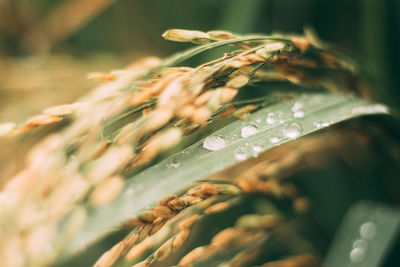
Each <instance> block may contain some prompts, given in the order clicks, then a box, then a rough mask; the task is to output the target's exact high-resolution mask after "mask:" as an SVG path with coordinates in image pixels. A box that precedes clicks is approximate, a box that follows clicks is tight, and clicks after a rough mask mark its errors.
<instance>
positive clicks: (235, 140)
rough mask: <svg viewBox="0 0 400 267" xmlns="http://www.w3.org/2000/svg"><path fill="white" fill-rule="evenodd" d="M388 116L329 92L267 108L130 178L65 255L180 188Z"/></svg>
mask: <svg viewBox="0 0 400 267" xmlns="http://www.w3.org/2000/svg"><path fill="white" fill-rule="evenodd" d="M387 113H388V108H387V107H386V106H384V105H381V104H369V103H368V102H366V101H365V100H362V99H359V98H355V97H353V96H349V95H333V94H324V93H319V94H315V93H313V94H311V93H307V94H301V95H300V96H299V97H298V98H296V99H292V100H288V101H286V102H281V103H276V104H273V105H269V106H266V107H264V108H262V109H260V110H258V111H257V112H255V113H253V114H251V115H250V116H248V117H247V118H246V119H245V120H238V121H235V122H233V123H231V124H229V125H228V126H226V127H224V128H222V129H220V130H218V131H217V132H215V133H214V134H212V135H211V136H209V137H207V138H206V139H205V140H201V141H199V142H197V143H195V144H193V145H192V146H190V147H188V148H187V149H185V150H183V151H181V152H179V153H177V154H175V155H173V156H172V157H170V158H167V159H165V160H163V161H161V162H160V163H158V164H156V165H154V166H151V167H149V168H148V169H146V170H144V171H142V172H140V173H138V174H136V175H134V176H133V177H131V178H129V180H128V181H127V183H126V186H125V188H124V190H123V192H122V193H121V194H120V196H119V197H118V198H117V199H115V200H114V201H113V202H112V203H110V204H109V205H108V206H105V207H103V208H98V209H95V210H94V209H92V210H90V209H88V219H87V221H86V224H85V226H84V227H83V229H82V231H81V232H80V234H79V235H78V237H77V239H76V240H75V242H73V243H72V245H71V246H70V247H69V250H68V251H67V252H66V254H67V256H68V254H69V255H71V254H73V253H75V252H77V251H78V250H80V249H82V248H83V247H82V244H90V243H92V242H94V241H96V240H99V238H101V237H103V236H104V235H106V234H107V233H108V232H109V231H111V230H113V229H114V227H117V226H119V225H120V224H121V223H122V222H124V221H125V220H127V219H128V218H130V217H132V216H134V215H135V214H137V213H138V212H139V211H141V210H143V209H145V208H146V207H148V206H150V205H152V204H154V203H156V202H157V201H158V200H159V199H161V198H162V197H164V196H165V195H167V194H171V193H175V192H176V191H177V190H179V189H180V188H177V187H176V185H180V187H181V188H182V187H185V186H188V185H189V184H190V183H192V182H194V181H196V180H200V179H204V178H206V177H207V176H209V175H212V174H213V173H215V172H218V171H221V170H223V169H225V168H227V167H229V166H232V165H234V164H236V163H238V162H240V161H242V160H245V159H246V158H250V157H256V156H257V155H258V154H259V153H261V152H263V151H266V150H268V149H271V148H272V147H274V146H278V145H281V144H284V143H286V142H289V141H291V140H293V139H296V138H300V137H301V136H304V135H307V134H309V133H312V132H315V131H318V130H319V129H322V128H325V127H328V126H329V125H331V124H334V123H338V122H341V121H344V120H348V119H350V118H354V117H358V116H362V115H367V114H387ZM243 136H244V137H243ZM213 138H214V140H213ZM213 141H214V143H213ZM205 147H208V148H209V149H214V150H209V149H206V148H205ZM171 163H173V164H171Z"/></svg>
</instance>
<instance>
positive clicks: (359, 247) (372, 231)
mask: <svg viewBox="0 0 400 267" xmlns="http://www.w3.org/2000/svg"><path fill="white" fill-rule="evenodd" d="M376 232H377V227H376V224H375V223H373V222H365V223H363V224H362V225H361V226H360V228H359V234H360V237H361V238H359V239H357V240H356V241H354V242H353V249H352V250H351V251H350V254H349V258H350V261H351V262H353V263H361V262H362V261H363V260H364V259H365V256H366V254H367V249H368V246H369V243H368V240H371V239H372V238H374V237H375V235H376Z"/></svg>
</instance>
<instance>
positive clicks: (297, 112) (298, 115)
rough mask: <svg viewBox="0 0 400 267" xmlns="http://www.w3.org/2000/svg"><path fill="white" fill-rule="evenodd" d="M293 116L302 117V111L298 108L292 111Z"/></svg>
mask: <svg viewBox="0 0 400 267" xmlns="http://www.w3.org/2000/svg"><path fill="white" fill-rule="evenodd" d="M294 117H295V118H303V117H304V111H302V110H298V111H296V112H294Z"/></svg>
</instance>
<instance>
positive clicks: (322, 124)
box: [314, 121, 331, 128]
mask: <svg viewBox="0 0 400 267" xmlns="http://www.w3.org/2000/svg"><path fill="white" fill-rule="evenodd" d="M329 125H331V122H330V121H316V122H314V126H315V127H317V128H322V127H328V126H329Z"/></svg>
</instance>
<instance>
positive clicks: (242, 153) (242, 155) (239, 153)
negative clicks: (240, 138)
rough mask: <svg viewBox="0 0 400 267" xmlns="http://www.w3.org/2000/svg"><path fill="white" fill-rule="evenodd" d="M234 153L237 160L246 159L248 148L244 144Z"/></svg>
mask: <svg viewBox="0 0 400 267" xmlns="http://www.w3.org/2000/svg"><path fill="white" fill-rule="evenodd" d="M233 155H234V156H235V159H237V160H245V159H247V158H248V153H247V149H246V148H245V147H243V146H240V147H238V148H236V149H235V151H234V152H233Z"/></svg>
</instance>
